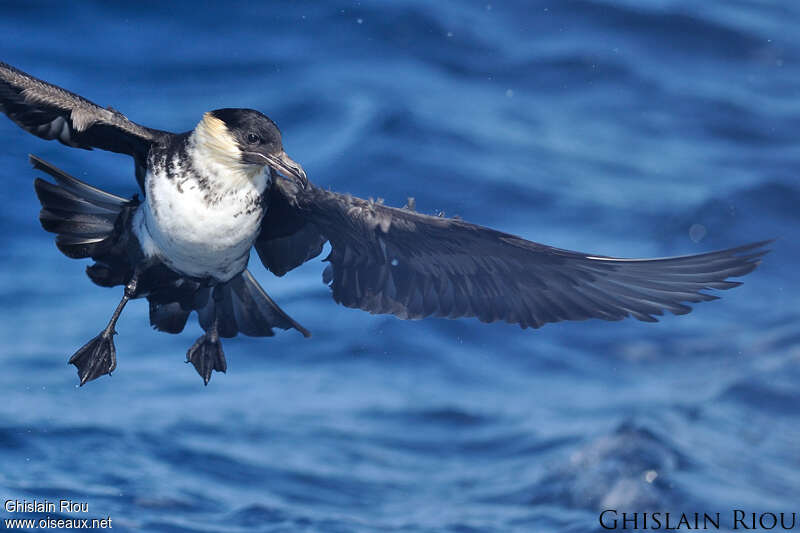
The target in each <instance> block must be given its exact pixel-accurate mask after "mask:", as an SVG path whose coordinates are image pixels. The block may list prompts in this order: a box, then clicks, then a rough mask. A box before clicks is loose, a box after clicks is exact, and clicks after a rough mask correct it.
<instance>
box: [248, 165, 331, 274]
mask: <svg viewBox="0 0 800 533" xmlns="http://www.w3.org/2000/svg"><path fill="white" fill-rule="evenodd" d="M292 196H293V188H292V186H291V185H290V184H289V183H288V182H287V181H286V180H284V179H282V178H279V177H277V176H275V175H274V171H273V176H272V185H271V186H270V189H269V191H268V192H267V213H266V215H265V216H264V220H263V221H262V223H261V233H260V234H259V236H258V239H257V240H256V242H255V248H256V252H258V257H259V258H260V259H261V262H262V263H264V266H265V267H267V268H268V269H269V270H270V272H272V273H273V274H275V275H276V276H283V275H284V274H286V273H287V272H289V271H290V270H292V269H294V268H296V267H298V266H300V265H302V264H303V263H305V262H306V261H308V260H309V259H313V258H314V257H317V256H318V255H319V254H320V253H321V252H322V246H323V245H324V244H325V241H326V240H327V239H326V238H325V237H323V236H322V234H321V233H320V232H319V230H318V229H317V228H316V226H315V225H314V224H312V223H311V222H310V221H309V220H308V218H307V217H305V216H304V215H303V213H300V212H299V211H297V208H296V207H295V206H294V205H292V203H291V202H290V200H289V198H291V197H292Z"/></svg>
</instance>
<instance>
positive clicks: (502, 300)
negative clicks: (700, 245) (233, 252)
mask: <svg viewBox="0 0 800 533" xmlns="http://www.w3.org/2000/svg"><path fill="white" fill-rule="evenodd" d="M292 196H293V199H292V201H291V204H292V205H293V206H294V207H295V209H297V210H298V212H299V213H302V214H303V216H304V217H305V218H306V219H307V220H308V221H310V222H312V223H313V225H314V226H315V227H316V228H317V230H318V232H319V233H320V234H322V235H323V236H324V237H325V238H327V239H328V240H330V242H331V246H332V251H331V254H330V255H329V257H328V258H327V261H329V262H330V265H329V266H328V267H327V268H326V270H325V273H324V274H323V279H324V281H325V282H326V283H328V284H329V285H330V287H331V289H332V291H333V298H334V300H336V301H337V302H339V303H341V304H343V305H345V306H348V307H355V308H360V309H364V310H366V311H369V312H371V313H391V314H393V315H396V316H399V317H401V318H408V319H418V318H423V317H426V316H439V317H448V318H458V317H467V316H474V317H477V318H478V319H480V320H481V321H483V322H493V321H497V320H504V321H506V322H510V323H515V324H519V325H520V326H522V327H523V328H526V327H533V328H538V327H540V326H542V325H543V324H545V323H548V322H558V321H561V320H585V319H588V318H601V319H604V320H620V319H622V318H625V317H627V316H633V317H634V318H637V319H639V320H643V321H647V322H655V321H656V318H655V316H656V315H661V314H662V313H663V312H664V311H665V310H666V311H670V312H672V313H674V314H685V313H688V312H689V311H690V310H691V308H690V307H689V306H688V305H686V304H687V303H696V302H702V301H707V300H714V299H717V298H718V297H717V296H714V295H712V294H707V293H705V292H702V291H704V290H707V289H729V288H731V287H735V286H737V285H740V283H739V282H735V281H728V278H730V277H737V276H742V275H744V274H747V273H748V272H750V271H752V270H753V269H754V268H755V267H756V266H757V265H758V264H759V259H758V258H759V257H760V256H762V255H763V254H764V253H766V250H763V246H764V245H765V244H767V242H760V243H754V244H749V245H745V246H740V247H737V248H732V249H729V250H722V251H716V252H710V253H704V254H698V255H690V256H682V257H670V258H664V259H616V258H611V257H601V256H592V255H589V254H584V253H579V252H572V251H568V250H561V249H558V248H552V247H549V246H545V245H542V244H537V243H534V242H531V241H527V240H525V239H522V238H520V237H517V236H514V235H509V234H506V233H502V232H499V231H495V230H492V229H489V228H485V227H481V226H476V225H474V224H469V223H467V222H464V221H462V220H458V219H447V218H440V217H432V216H427V215H422V214H418V213H415V212H413V211H409V210H406V209H396V208H391V207H386V206H384V205H381V204H378V203H374V202H370V201H365V200H362V199H360V198H354V197H352V196H346V195H341V194H337V193H334V192H330V191H324V190H321V189H317V188H314V187H313V186H312V187H309V189H307V190H305V191H300V192H298V191H292V193H291V195H289V196H288V197H292Z"/></svg>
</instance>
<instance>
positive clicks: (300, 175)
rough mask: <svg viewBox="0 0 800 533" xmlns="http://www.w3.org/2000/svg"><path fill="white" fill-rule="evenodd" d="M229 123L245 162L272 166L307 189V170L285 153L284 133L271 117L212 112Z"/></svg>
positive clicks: (234, 110) (243, 111)
mask: <svg viewBox="0 0 800 533" xmlns="http://www.w3.org/2000/svg"><path fill="white" fill-rule="evenodd" d="M211 115H212V116H213V117H216V118H218V119H219V120H221V121H222V122H224V123H225V127H226V128H227V129H228V132H229V133H230V134H231V136H232V137H233V138H234V140H235V141H236V143H237V144H238V145H239V150H240V151H241V160H242V162H244V163H248V164H251V165H269V166H270V167H272V168H273V169H274V170H277V171H278V172H280V173H282V174H283V175H284V176H286V177H290V178H292V179H294V180H296V181H297V182H298V184H299V185H300V186H301V187H302V188H305V187H306V186H307V185H308V178H307V177H306V172H305V170H303V167H302V166H300V165H299V164H298V163H296V162H295V161H293V160H292V159H291V158H290V157H289V156H288V155H286V152H284V151H283V143H282V141H281V130H279V129H278V126H277V125H276V124H275V123H274V122H272V119H270V118H269V117H268V116H266V115H264V114H263V113H259V112H258V111H256V110H255V109H237V108H226V109H217V110H215V111H212V112H211Z"/></svg>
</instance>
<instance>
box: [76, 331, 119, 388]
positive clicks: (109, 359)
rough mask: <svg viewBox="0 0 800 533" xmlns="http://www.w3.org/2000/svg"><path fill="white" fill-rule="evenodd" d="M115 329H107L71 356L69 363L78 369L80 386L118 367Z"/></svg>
mask: <svg viewBox="0 0 800 533" xmlns="http://www.w3.org/2000/svg"><path fill="white" fill-rule="evenodd" d="M114 333H115V332H114V331H113V330H111V331H109V330H105V331H103V332H102V333H100V335H98V336H97V337H95V338H93V339H92V340H90V341H89V342H87V343H86V344H84V345H83V346H82V347H81V348H80V349H79V350H78V351H77V352H75V353H74V354H73V356H72V357H70V358H69V364H71V365H75V367H76V368H77V369H78V378H79V379H80V380H81V384H80V386H81V387H83V385H84V384H85V383H87V382H89V381H92V380H93V379H97V378H99V377H100V376H102V375H104V374H111V372H113V371H114V369H115V368H117V351H116V348H115V347H114Z"/></svg>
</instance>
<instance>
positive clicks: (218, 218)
mask: <svg viewBox="0 0 800 533" xmlns="http://www.w3.org/2000/svg"><path fill="white" fill-rule="evenodd" d="M159 181H162V183H161V184H160V185H157V186H155V187H152V188H150V190H149V191H148V192H149V194H148V195H147V198H146V202H145V203H143V204H142V206H141V208H140V212H141V214H140V213H137V217H136V218H135V219H134V226H135V227H136V225H137V223H138V226H139V227H140V229H139V230H138V231H137V234H138V236H139V239H140V242H141V244H142V249H143V251H144V253H145V255H146V256H149V257H153V256H157V257H158V258H159V259H160V260H161V261H163V262H164V263H166V264H167V265H168V266H169V267H170V268H172V269H173V270H175V271H176V272H179V273H181V274H184V275H187V276H193V277H199V278H205V277H211V278H214V279H216V280H218V281H227V280H229V279H231V278H232V277H234V276H236V275H237V274H238V273H240V272H241V271H242V270H244V269H245V267H246V266H247V261H248V259H249V256H250V248H251V247H252V246H253V243H254V242H255V239H256V237H257V236H258V233H259V231H260V229H261V219H262V216H263V207H262V203H261V195H260V194H259V193H258V191H256V190H242V191H236V192H235V193H230V194H225V195H217V196H215V195H213V194H209V193H208V191H207V190H205V191H204V190H203V189H202V188H200V187H198V186H197V184H187V183H186V182H184V183H183V184H182V185H181V186H180V187H179V186H178V185H177V183H176V182H175V180H159Z"/></svg>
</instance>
